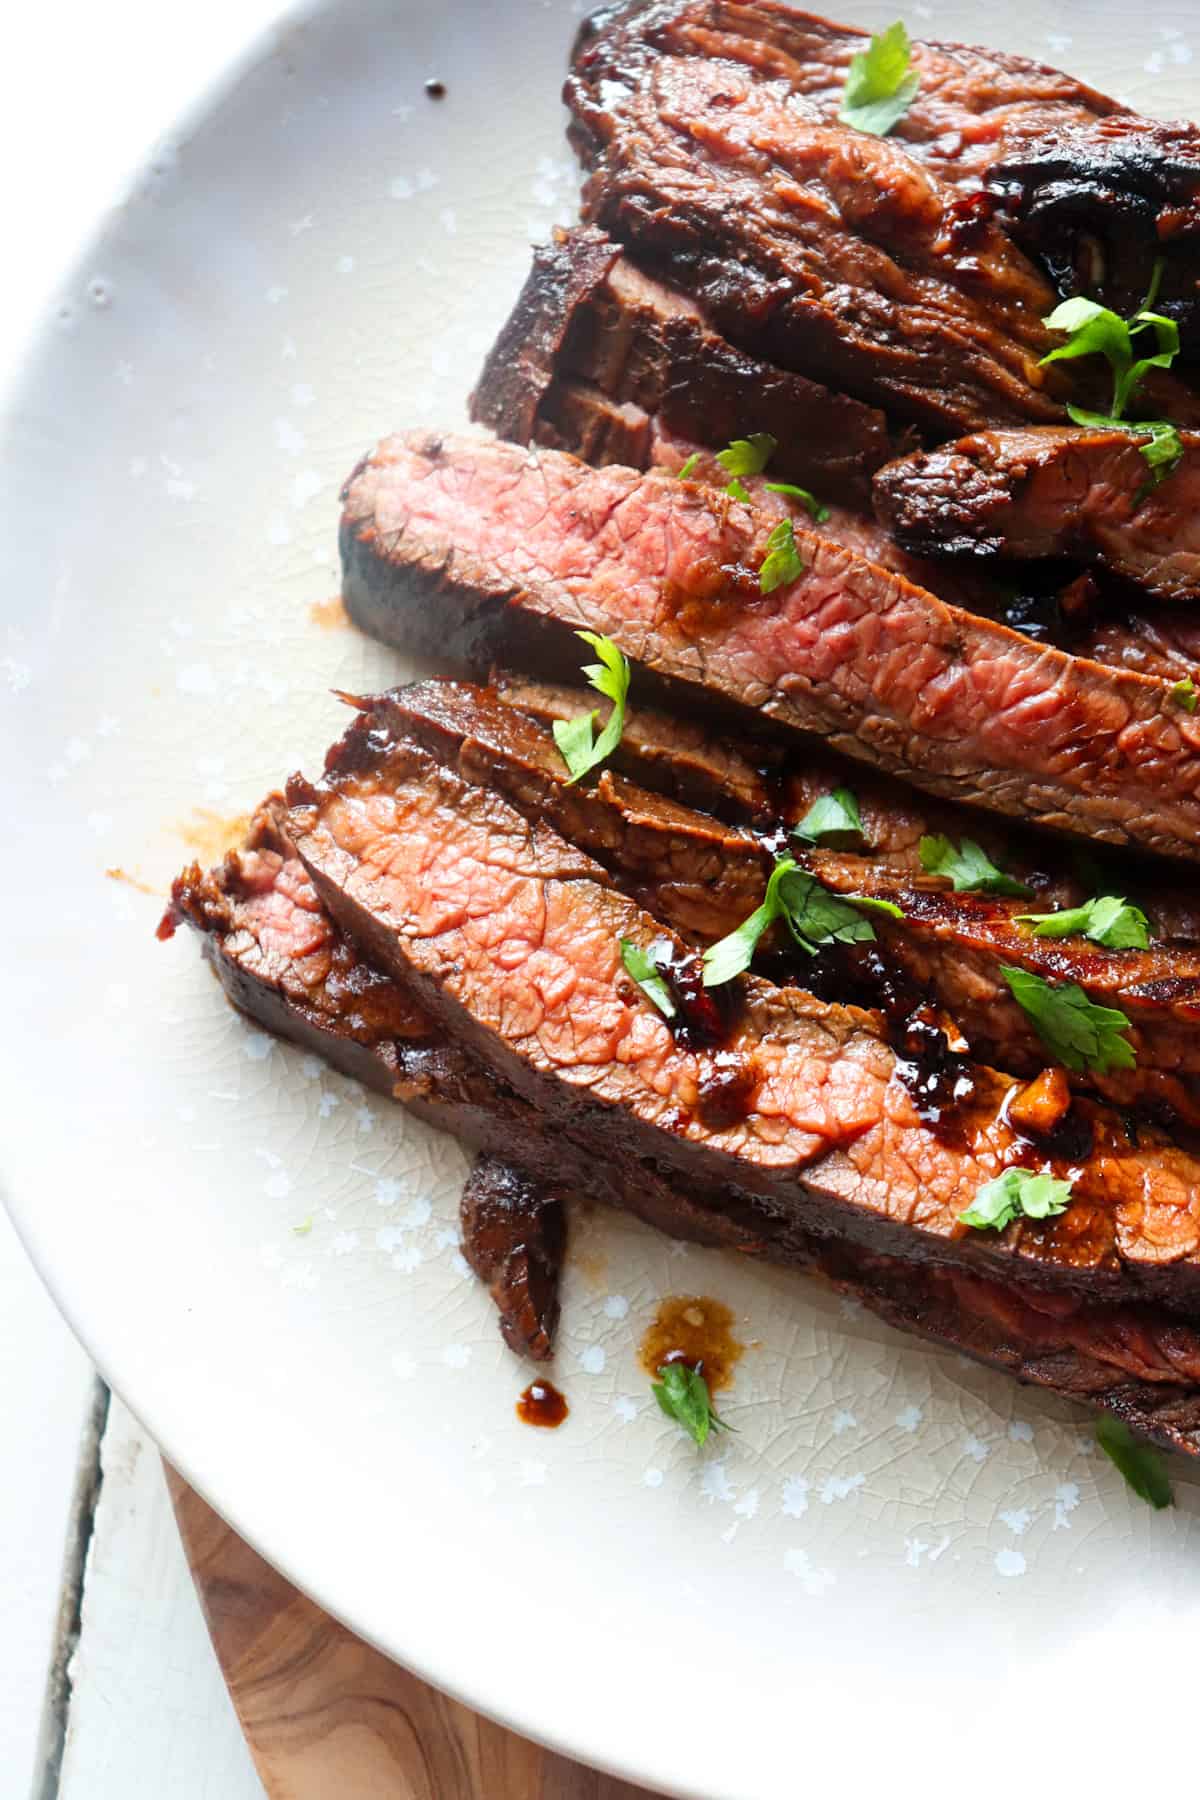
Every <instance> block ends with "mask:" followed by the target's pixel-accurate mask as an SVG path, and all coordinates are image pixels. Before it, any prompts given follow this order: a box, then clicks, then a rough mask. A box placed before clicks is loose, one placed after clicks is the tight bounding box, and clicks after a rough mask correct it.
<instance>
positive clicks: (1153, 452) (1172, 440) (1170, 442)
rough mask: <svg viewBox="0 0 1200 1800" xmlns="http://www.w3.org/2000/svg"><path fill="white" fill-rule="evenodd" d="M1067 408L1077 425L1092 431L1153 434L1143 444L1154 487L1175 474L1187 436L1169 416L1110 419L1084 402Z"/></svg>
mask: <svg viewBox="0 0 1200 1800" xmlns="http://www.w3.org/2000/svg"><path fill="white" fill-rule="evenodd" d="M1067 412H1068V413H1069V414H1070V416H1071V418H1072V419H1073V420H1074V422H1075V424H1076V425H1083V426H1086V427H1087V429H1088V430H1089V431H1123V432H1125V433H1126V434H1127V435H1128V436H1129V437H1147V436H1148V437H1149V439H1150V442H1149V443H1148V444H1142V445H1140V446H1139V449H1140V453H1141V456H1142V460H1143V462H1145V463H1146V464H1147V465H1148V466H1149V469H1150V476H1151V481H1150V485H1151V487H1157V486H1158V484H1159V482H1160V481H1165V480H1166V479H1167V476H1168V475H1173V474H1174V472H1175V470H1176V468H1177V467H1178V464H1179V460H1180V458H1181V457H1182V455H1183V439H1182V438H1181V437H1180V435H1179V432H1178V429H1177V428H1176V427H1175V426H1174V425H1172V424H1171V422H1170V421H1169V420H1168V419H1110V418H1109V417H1108V416H1107V414H1105V413H1093V412H1085V411H1084V410H1083V408H1082V406H1068V407H1067Z"/></svg>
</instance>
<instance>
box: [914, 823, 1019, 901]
mask: <svg viewBox="0 0 1200 1800" xmlns="http://www.w3.org/2000/svg"><path fill="white" fill-rule="evenodd" d="M917 854H918V856H919V857H920V859H921V867H922V868H923V869H924V870H925V872H926V874H927V875H943V876H945V878H946V879H947V880H948V881H950V882H952V883H953V885H954V891H955V893H956V894H963V893H974V894H1011V895H1013V896H1014V897H1015V898H1016V899H1018V900H1023V899H1026V898H1027V897H1028V896H1029V895H1030V894H1031V893H1032V892H1033V889H1032V888H1030V887H1026V885H1025V883H1024V882H1023V881H1016V880H1014V878H1013V877H1012V876H1011V875H1006V874H1005V873H1004V871H1003V869H998V868H997V867H996V865H995V863H994V862H993V861H992V860H991V858H990V857H989V856H987V855H986V854H985V853H984V852H983V851H982V850H981V849H980V847H979V845H978V844H977V843H976V842H975V840H974V839H973V838H963V840H962V842H961V844H960V845H959V847H958V849H957V850H956V849H955V848H954V845H953V844H952V843H951V842H950V839H949V838H948V837H942V836H940V835H939V836H935V837H923V838H922V839H921V841H920V843H919V844H918V846H917Z"/></svg>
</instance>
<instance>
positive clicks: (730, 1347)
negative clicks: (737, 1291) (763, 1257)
mask: <svg viewBox="0 0 1200 1800" xmlns="http://www.w3.org/2000/svg"><path fill="white" fill-rule="evenodd" d="M733 1324H734V1317H733V1313H732V1311H731V1310H730V1308H729V1307H728V1306H726V1305H725V1302H724V1301H723V1300H714V1299H713V1298H712V1296H711V1295H709V1294H673V1295H670V1296H668V1298H667V1299H665V1300H663V1301H661V1302H660V1303H659V1308H658V1311H657V1312H656V1313H655V1315H654V1318H653V1320H652V1321H651V1323H650V1325H649V1326H648V1327H647V1329H646V1332H645V1334H644V1335H643V1337H642V1341H641V1345H640V1347H639V1351H638V1357H639V1361H640V1362H641V1365H642V1367H643V1369H645V1371H646V1373H647V1375H651V1376H654V1377H656V1378H657V1376H658V1371H659V1370H660V1369H661V1368H663V1367H664V1365H666V1364H669V1363H677V1362H681V1363H686V1364H687V1366H688V1368H689V1369H696V1370H697V1371H698V1372H699V1373H700V1374H701V1375H702V1376H703V1377H704V1380H705V1383H706V1384H707V1387H708V1391H709V1393H710V1394H716V1393H719V1392H720V1391H721V1390H722V1389H723V1388H727V1387H730V1386H732V1384H733V1371H734V1369H735V1368H736V1366H737V1364H738V1363H739V1362H740V1361H741V1360H742V1357H743V1356H744V1355H745V1352H746V1346H745V1345H744V1344H743V1343H741V1342H740V1341H739V1339H737V1338H735V1337H734V1335H733Z"/></svg>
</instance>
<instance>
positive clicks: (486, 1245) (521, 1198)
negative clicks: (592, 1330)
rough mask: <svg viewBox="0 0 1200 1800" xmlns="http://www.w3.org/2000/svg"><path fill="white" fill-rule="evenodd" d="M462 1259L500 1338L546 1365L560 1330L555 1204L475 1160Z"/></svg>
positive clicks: (490, 1163) (495, 1165)
mask: <svg viewBox="0 0 1200 1800" xmlns="http://www.w3.org/2000/svg"><path fill="white" fill-rule="evenodd" d="M459 1222H460V1224H461V1226H462V1237H463V1255H464V1256H465V1257H466V1259H467V1261H468V1262H469V1263H470V1265H471V1267H472V1269H474V1271H475V1273H476V1275H478V1277H479V1279H480V1280H481V1281H482V1282H483V1283H484V1285H485V1286H486V1287H487V1289H488V1292H489V1293H490V1294H491V1296H492V1299H493V1300H494V1301H495V1302H496V1307H497V1310H498V1312H499V1314H500V1335H501V1337H502V1338H503V1339H504V1341H505V1343H506V1344H507V1345H508V1347H509V1349H510V1350H514V1351H515V1352H516V1353H517V1355H518V1356H527V1357H528V1358H529V1359H530V1361H531V1362H548V1361H549V1360H550V1358H551V1357H552V1356H553V1354H554V1333H555V1331H556V1330H557V1329H558V1316H559V1310H560V1308H559V1299H558V1278H559V1274H560V1272H561V1270H562V1264H563V1257H564V1256H565V1254H566V1249H567V1221H566V1214H565V1212H564V1211H563V1204H562V1201H561V1199H559V1198H558V1197H557V1196H550V1195H547V1193H546V1190H545V1189H544V1188H543V1187H542V1186H541V1185H540V1183H537V1182H533V1181H530V1180H529V1178H528V1176H526V1175H524V1174H523V1173H522V1172H521V1171H520V1170H519V1169H515V1168H514V1167H513V1166H512V1164H511V1163H508V1162H504V1161H502V1160H501V1159H500V1158H499V1157H495V1156H481V1157H479V1158H478V1159H477V1160H476V1163H475V1166H474V1168H473V1169H472V1170H471V1173H470V1174H469V1175H468V1176H467V1180H466V1185H465V1186H464V1188H463V1193H462V1205H461V1207H460V1208H459Z"/></svg>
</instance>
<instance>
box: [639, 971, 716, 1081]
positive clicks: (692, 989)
mask: <svg viewBox="0 0 1200 1800" xmlns="http://www.w3.org/2000/svg"><path fill="white" fill-rule="evenodd" d="M648 954H649V957H650V960H651V962H652V963H653V964H654V967H655V969H656V970H657V971H658V973H659V974H660V975H661V976H662V978H663V980H664V981H665V982H666V984H667V987H668V989H669V990H670V994H671V998H672V1000H674V1002H675V1008H676V1011H675V1017H674V1018H673V1019H668V1020H667V1021H666V1022H667V1024H668V1025H669V1026H670V1027H671V1030H672V1031H673V1032H674V1034H675V1038H676V1041H677V1042H678V1043H679V1044H681V1045H682V1047H683V1048H684V1049H685V1050H706V1049H709V1048H711V1047H712V1046H713V1045H714V1044H721V1043H723V1042H724V1041H725V1039H726V1038H727V1037H728V1035H729V1031H730V1027H731V1024H732V1018H733V1009H734V1006H735V1004H736V1001H735V996H734V994H733V992H732V991H731V990H732V987H733V983H729V984H728V986H726V987H720V988H706V987H705V985H704V965H703V963H702V962H701V960H700V957H699V955H698V954H697V953H696V952H695V951H694V950H687V951H681V950H678V949H677V948H676V946H675V945H674V944H673V943H672V942H671V940H670V939H669V938H660V939H659V940H658V941H657V942H656V943H653V944H651V945H650V948H649V952H648ZM718 1085H724V1084H720V1083H719V1084H718Z"/></svg>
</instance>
